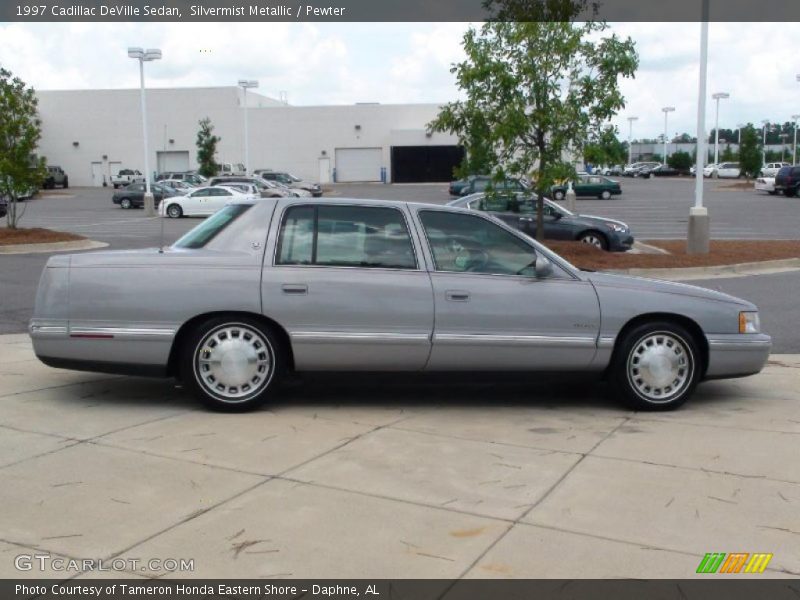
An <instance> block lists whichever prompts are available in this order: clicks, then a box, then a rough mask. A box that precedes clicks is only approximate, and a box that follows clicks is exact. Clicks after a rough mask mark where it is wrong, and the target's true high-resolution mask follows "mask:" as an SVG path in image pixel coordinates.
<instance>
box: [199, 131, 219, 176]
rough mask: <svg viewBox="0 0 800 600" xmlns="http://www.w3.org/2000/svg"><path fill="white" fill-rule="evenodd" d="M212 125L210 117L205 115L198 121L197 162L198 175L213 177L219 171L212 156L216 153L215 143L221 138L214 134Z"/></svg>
mask: <svg viewBox="0 0 800 600" xmlns="http://www.w3.org/2000/svg"><path fill="white" fill-rule="evenodd" d="M213 132H214V126H213V125H212V124H211V119H209V118H208V117H206V118H205V119H202V120H201V121H200V130H199V131H198V132H197V163H198V164H199V165H200V168H199V169H198V171H199V173H200V175H202V176H204V177H213V176H214V175H216V174H217V173H218V172H219V165H218V164H217V162H216V160H214V156H215V155H216V153H217V143H218V142H219V141H220V140H221V139H222V138H220V137H219V136H216V135H214V133H213Z"/></svg>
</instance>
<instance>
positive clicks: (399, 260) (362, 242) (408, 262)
mask: <svg viewBox="0 0 800 600" xmlns="http://www.w3.org/2000/svg"><path fill="white" fill-rule="evenodd" d="M277 264H279V265H297V264H304V265H319V266H335V267H365V268H383V269H416V268H417V263H416V259H415V256H414V249H413V246H412V244H411V238H410V236H409V233H408V227H407V226H406V222H405V219H404V218H403V215H402V213H401V212H400V211H399V210H397V209H394V208H388V207H379V206H293V207H291V208H289V209H288V210H287V211H286V213H285V216H284V219H283V223H282V224H281V232H280V238H279V240H278V258H277Z"/></svg>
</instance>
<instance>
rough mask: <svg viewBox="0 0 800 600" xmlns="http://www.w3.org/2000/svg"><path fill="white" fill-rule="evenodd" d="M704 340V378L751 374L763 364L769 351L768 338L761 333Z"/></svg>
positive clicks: (757, 370) (712, 336)
mask: <svg viewBox="0 0 800 600" xmlns="http://www.w3.org/2000/svg"><path fill="white" fill-rule="evenodd" d="M706 339H707V341H708V368H707V369H706V376H705V378H706V379H719V378H723V377H745V376H747V375H754V374H755V373H758V372H760V371H761V370H762V369H763V368H764V365H765V364H767V359H768V358H769V352H770V349H771V348H772V338H771V337H770V336H768V335H767V334H765V333H746V334H739V333H733V334H713V335H707V336H706Z"/></svg>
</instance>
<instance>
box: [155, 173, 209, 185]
mask: <svg viewBox="0 0 800 600" xmlns="http://www.w3.org/2000/svg"><path fill="white" fill-rule="evenodd" d="M162 179H179V180H181V181H185V182H187V183H189V184H191V185H195V186H200V185H205V184H206V182H207V181H208V178H207V177H203V176H202V175H200V174H199V173H194V172H192V171H165V172H164V173H159V174H158V176H157V177H156V181H161V180H162Z"/></svg>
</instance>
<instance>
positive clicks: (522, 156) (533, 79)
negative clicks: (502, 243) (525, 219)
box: [429, 0, 638, 239]
mask: <svg viewBox="0 0 800 600" xmlns="http://www.w3.org/2000/svg"><path fill="white" fill-rule="evenodd" d="M487 6H488V7H489V8H490V9H493V8H497V9H498V10H497V13H496V19H497V20H491V21H488V22H486V23H485V24H484V25H483V26H482V27H481V28H480V30H476V29H474V28H470V29H469V30H468V31H467V32H466V33H465V34H464V39H463V46H464V51H465V53H466V56H467V58H466V60H464V61H463V62H460V63H458V64H455V65H453V67H452V68H451V72H452V73H454V74H455V75H456V80H457V84H458V86H459V88H461V89H462V90H463V91H464V92H465V96H466V99H465V100H463V101H458V102H452V103H449V104H447V105H445V106H444V107H442V110H441V112H440V113H439V115H438V116H437V118H436V119H435V120H434V121H433V122H432V123H431V124H430V125H429V126H430V128H431V129H433V130H435V131H447V132H449V133H451V134H455V135H457V136H458V137H459V139H460V140H461V142H462V143H464V144H465V145H466V141H467V140H469V138H470V135H471V133H470V126H471V124H473V123H474V122H475V121H476V118H477V117H476V116H475V115H476V113H480V114H481V118H482V119H484V120H485V123H486V125H487V128H486V132H485V135H486V148H487V149H488V158H489V159H490V160H491V167H492V169H493V172H494V180H495V181H496V182H500V181H502V180H503V179H504V178H505V177H507V176H520V177H521V176H526V175H530V177H531V180H532V181H534V182H535V187H536V192H537V194H538V197H539V198H538V204H539V210H538V215H537V228H536V230H537V237H538V238H539V239H542V238H543V236H544V224H543V215H544V210H543V202H544V200H543V198H544V196H545V195H549V194H550V188H551V187H552V185H553V183H554V182H555V181H556V180H560V179H564V178H566V177H571V176H574V174H575V167H574V163H573V160H572V159H573V158H574V157H575V156H581V154H582V152H583V149H584V147H585V146H586V144H587V143H588V142H589V141H591V139H592V137H593V136H594V137H596V136H599V135H600V133H601V131H602V128H603V126H605V125H606V123H607V122H608V120H609V119H611V117H613V116H614V115H615V114H616V113H617V111H619V110H620V109H621V108H623V107H624V106H625V99H624V97H623V96H622V93H621V91H620V89H619V85H618V79H619V77H621V76H622V77H633V74H634V72H635V70H636V67H637V66H638V57H637V55H636V51H635V48H634V43H633V41H632V40H631V39H630V38H628V39H626V40H621V39H619V38H618V37H617V36H616V35H610V36H603V35H602V33H603V32H605V31H606V30H607V28H608V26H607V25H606V24H605V23H603V22H598V21H593V20H591V17H589V18H587V20H584V21H583V22H580V23H573V22H570V20H571V19H575V18H576V17H577V16H578V15H581V14H584V15H585V13H584V9H586V8H587V7H589V6H590V3H589V2H588V0H548V1H547V2H531V1H530V0H503V1H491V0H490V1H489V2H487Z"/></svg>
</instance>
